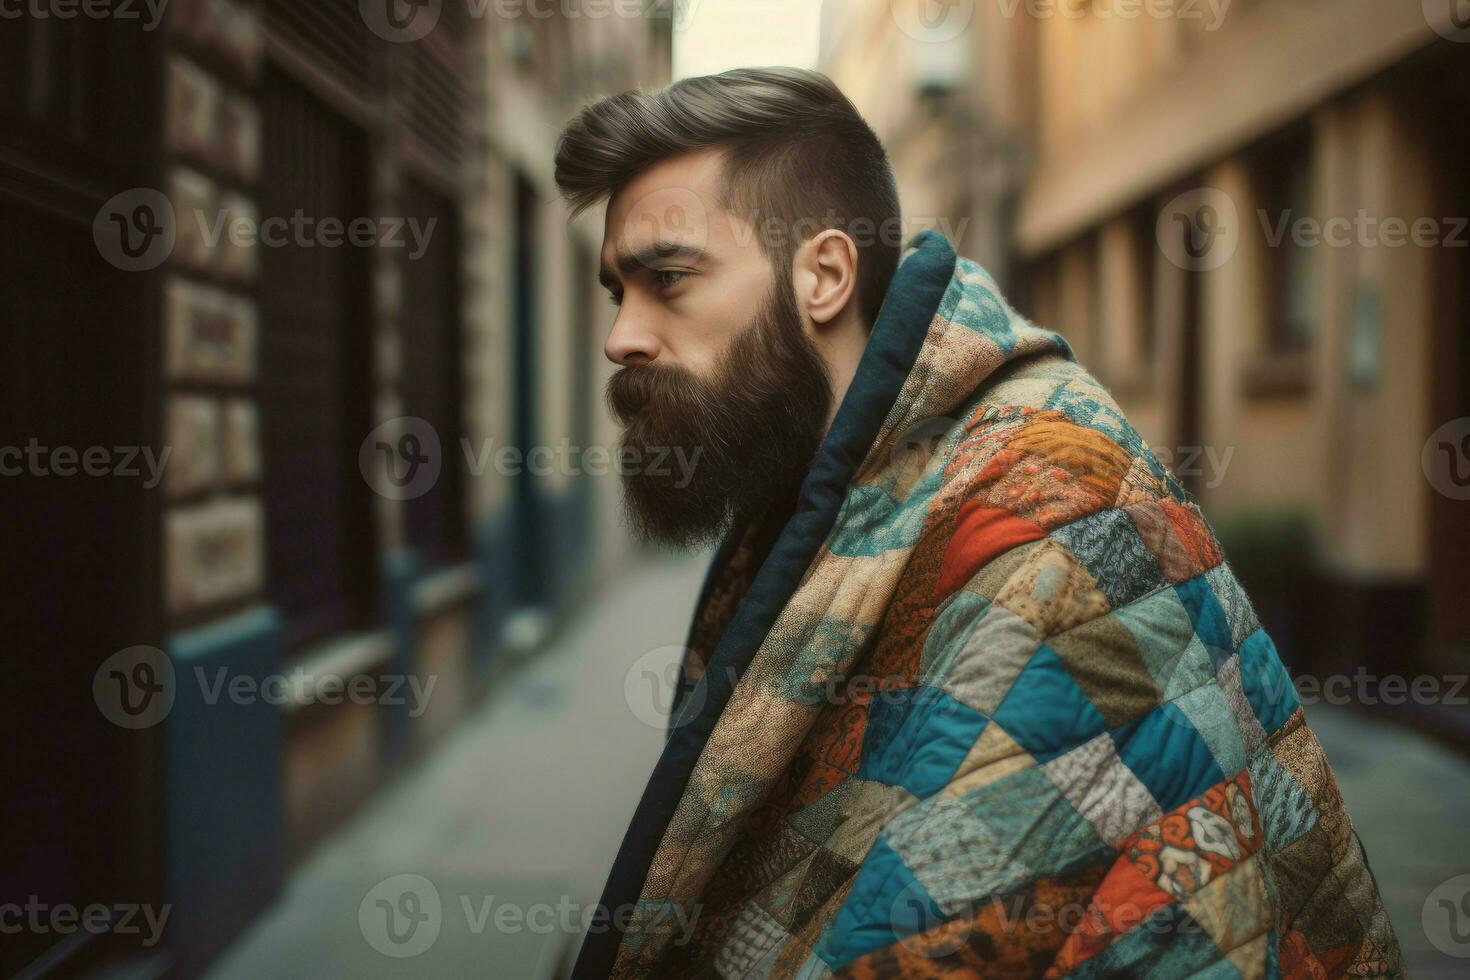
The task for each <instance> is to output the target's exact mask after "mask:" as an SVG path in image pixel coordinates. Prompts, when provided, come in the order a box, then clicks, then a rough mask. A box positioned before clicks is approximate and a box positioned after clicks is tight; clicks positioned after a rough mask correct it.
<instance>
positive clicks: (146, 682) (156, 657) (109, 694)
mask: <svg viewBox="0 0 1470 980" xmlns="http://www.w3.org/2000/svg"><path fill="white" fill-rule="evenodd" d="M176 694H177V687H176V685H175V680H174V667H173V664H171V663H170V662H169V659H168V655H167V654H165V653H164V652H163V651H162V650H160V649H158V648H157V647H149V646H136V647H128V648H127V649H126V650H119V651H118V652H117V653H114V654H113V655H112V656H110V657H108V658H107V659H106V660H104V661H102V666H100V667H98V668H97V673H96V674H94V675H93V676H92V699H93V700H94V701H96V702H97V708H98V710H100V711H101V712H102V716H103V717H104V718H106V719H107V720H108V721H110V722H112V723H113V724H114V725H117V726H118V727H119V728H132V729H138V728H151V727H152V726H154V725H156V724H158V723H159V722H161V721H163V719H164V718H166V717H168V713H169V711H170V710H172V708H173V706H174V697H175V695H176Z"/></svg>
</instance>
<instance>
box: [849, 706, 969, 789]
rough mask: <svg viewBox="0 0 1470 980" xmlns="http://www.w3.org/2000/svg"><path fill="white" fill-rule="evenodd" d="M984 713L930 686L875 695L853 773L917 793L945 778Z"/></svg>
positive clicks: (938, 785) (965, 749)
mask: <svg viewBox="0 0 1470 980" xmlns="http://www.w3.org/2000/svg"><path fill="white" fill-rule="evenodd" d="M985 721H986V719H985V716H984V715H982V714H981V713H980V712H978V711H976V710H975V709H974V708H971V707H970V706H968V705H965V704H961V703H960V702H958V701H956V700H955V699H954V698H952V697H950V696H949V695H948V694H946V693H944V692H943V691H941V690H939V689H938V688H934V687H910V688H902V689H899V690H888V691H879V692H877V693H876V694H874V695H873V702H872V706H871V708H870V709H869V713H868V727H867V731H866V733H865V734H864V736H863V759H862V763H861V764H860V765H859V767H858V772H857V778H859V779H870V780H873V781H874V782H879V783H882V784H884V785H885V786H902V787H903V788H904V789H906V790H908V791H909V792H910V793H913V794H914V795H915V796H917V797H919V798H920V799H924V798H925V797H927V796H931V795H933V794H934V793H937V792H939V791H940V790H942V789H943V788H944V787H945V786H947V785H948V784H949V781H950V779H951V778H952V777H953V776H954V774H955V770H956V769H958V768H959V766H960V763H961V762H963V761H964V759H965V756H967V755H969V753H970V748H971V746H973V745H974V744H975V740H976V739H978V738H979V737H980V732H981V731H982V730H984V728H985Z"/></svg>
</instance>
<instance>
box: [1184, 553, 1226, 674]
mask: <svg viewBox="0 0 1470 980" xmlns="http://www.w3.org/2000/svg"><path fill="white" fill-rule="evenodd" d="M1174 591H1175V592H1177V593H1178V594H1179V601H1180V602H1182V603H1184V608H1185V610H1186V611H1187V612H1188V613H1189V619H1190V621H1191V622H1193V623H1194V631H1195V633H1196V634H1198V635H1199V638H1200V641H1201V642H1203V643H1204V645H1205V649H1206V650H1208V651H1209V654H1210V662H1211V663H1212V664H1213V665H1214V667H1215V670H1216V671H1219V669H1220V668H1221V666H1223V665H1224V663H1225V661H1227V660H1229V659H1230V655H1231V654H1232V653H1234V652H1235V646H1234V641H1233V639H1232V638H1231V636H1230V624H1229V623H1228V622H1227V621H1226V620H1225V610H1223V609H1221V608H1220V603H1219V601H1218V600H1216V599H1215V592H1214V590H1213V589H1211V588H1210V583H1209V582H1208V581H1207V580H1206V579H1205V577H1204V576H1203V575H1196V576H1195V577H1194V578H1192V579H1190V580H1189V581H1187V582H1180V583H1179V584H1178V585H1176V586H1175V587H1174Z"/></svg>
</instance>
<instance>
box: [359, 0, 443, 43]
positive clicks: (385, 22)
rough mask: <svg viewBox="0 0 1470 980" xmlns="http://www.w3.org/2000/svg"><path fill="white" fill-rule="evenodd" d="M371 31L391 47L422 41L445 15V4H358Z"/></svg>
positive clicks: (372, 0) (415, 0) (407, 0)
mask: <svg viewBox="0 0 1470 980" xmlns="http://www.w3.org/2000/svg"><path fill="white" fill-rule="evenodd" d="M357 6H358V12H359V13H361V14H362V22H363V23H364V24H366V25H367V27H368V30H370V31H372V32H373V33H374V34H376V35H377V36H378V37H380V38H382V39H383V40H385V41H388V42H390V43H392V44H409V43H412V42H414V41H422V40H423V39H424V38H426V37H428V36H429V34H430V32H432V31H433V30H434V28H435V27H437V26H439V18H440V17H441V16H442V15H443V13H444V0H358V5H357Z"/></svg>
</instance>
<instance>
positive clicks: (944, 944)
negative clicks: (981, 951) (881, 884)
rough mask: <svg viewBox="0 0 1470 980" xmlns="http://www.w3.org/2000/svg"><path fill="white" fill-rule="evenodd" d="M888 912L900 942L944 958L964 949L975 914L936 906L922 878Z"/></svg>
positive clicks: (944, 804)
mask: <svg viewBox="0 0 1470 980" xmlns="http://www.w3.org/2000/svg"><path fill="white" fill-rule="evenodd" d="M936 809H956V810H960V809H963V805H962V804H959V803H956V802H954V801H947V800H946V801H941V802H940V803H938V804H936ZM963 911H966V912H968V911H969V910H968V909H965V910H963ZM888 915H889V922H890V923H891V924H892V927H893V931H894V933H895V934H896V935H899V936H902V937H903V938H902V939H900V940H899V943H900V945H902V946H904V947H905V948H906V949H908V950H909V951H910V952H912V953H917V954H919V955H922V956H928V957H930V958H933V959H943V958H945V957H948V956H953V955H954V954H955V953H958V952H959V951H960V950H962V949H964V948H965V946H966V945H967V944H968V943H969V940H970V923H971V921H972V919H971V917H970V916H969V915H958V916H955V917H953V918H950V917H948V916H946V915H945V914H944V913H943V911H942V910H940V909H938V908H936V907H935V904H934V899H932V898H931V897H930V896H929V893H928V892H927V891H926V890H925V889H924V886H923V885H922V884H920V883H919V882H918V881H911V882H909V883H908V884H907V885H905V886H904V888H903V890H902V891H900V892H899V893H898V896H897V897H896V898H894V900H893V905H892V906H890V908H889V910H888ZM946 922H947V923H948V925H946ZM941 927H943V928H941Z"/></svg>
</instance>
